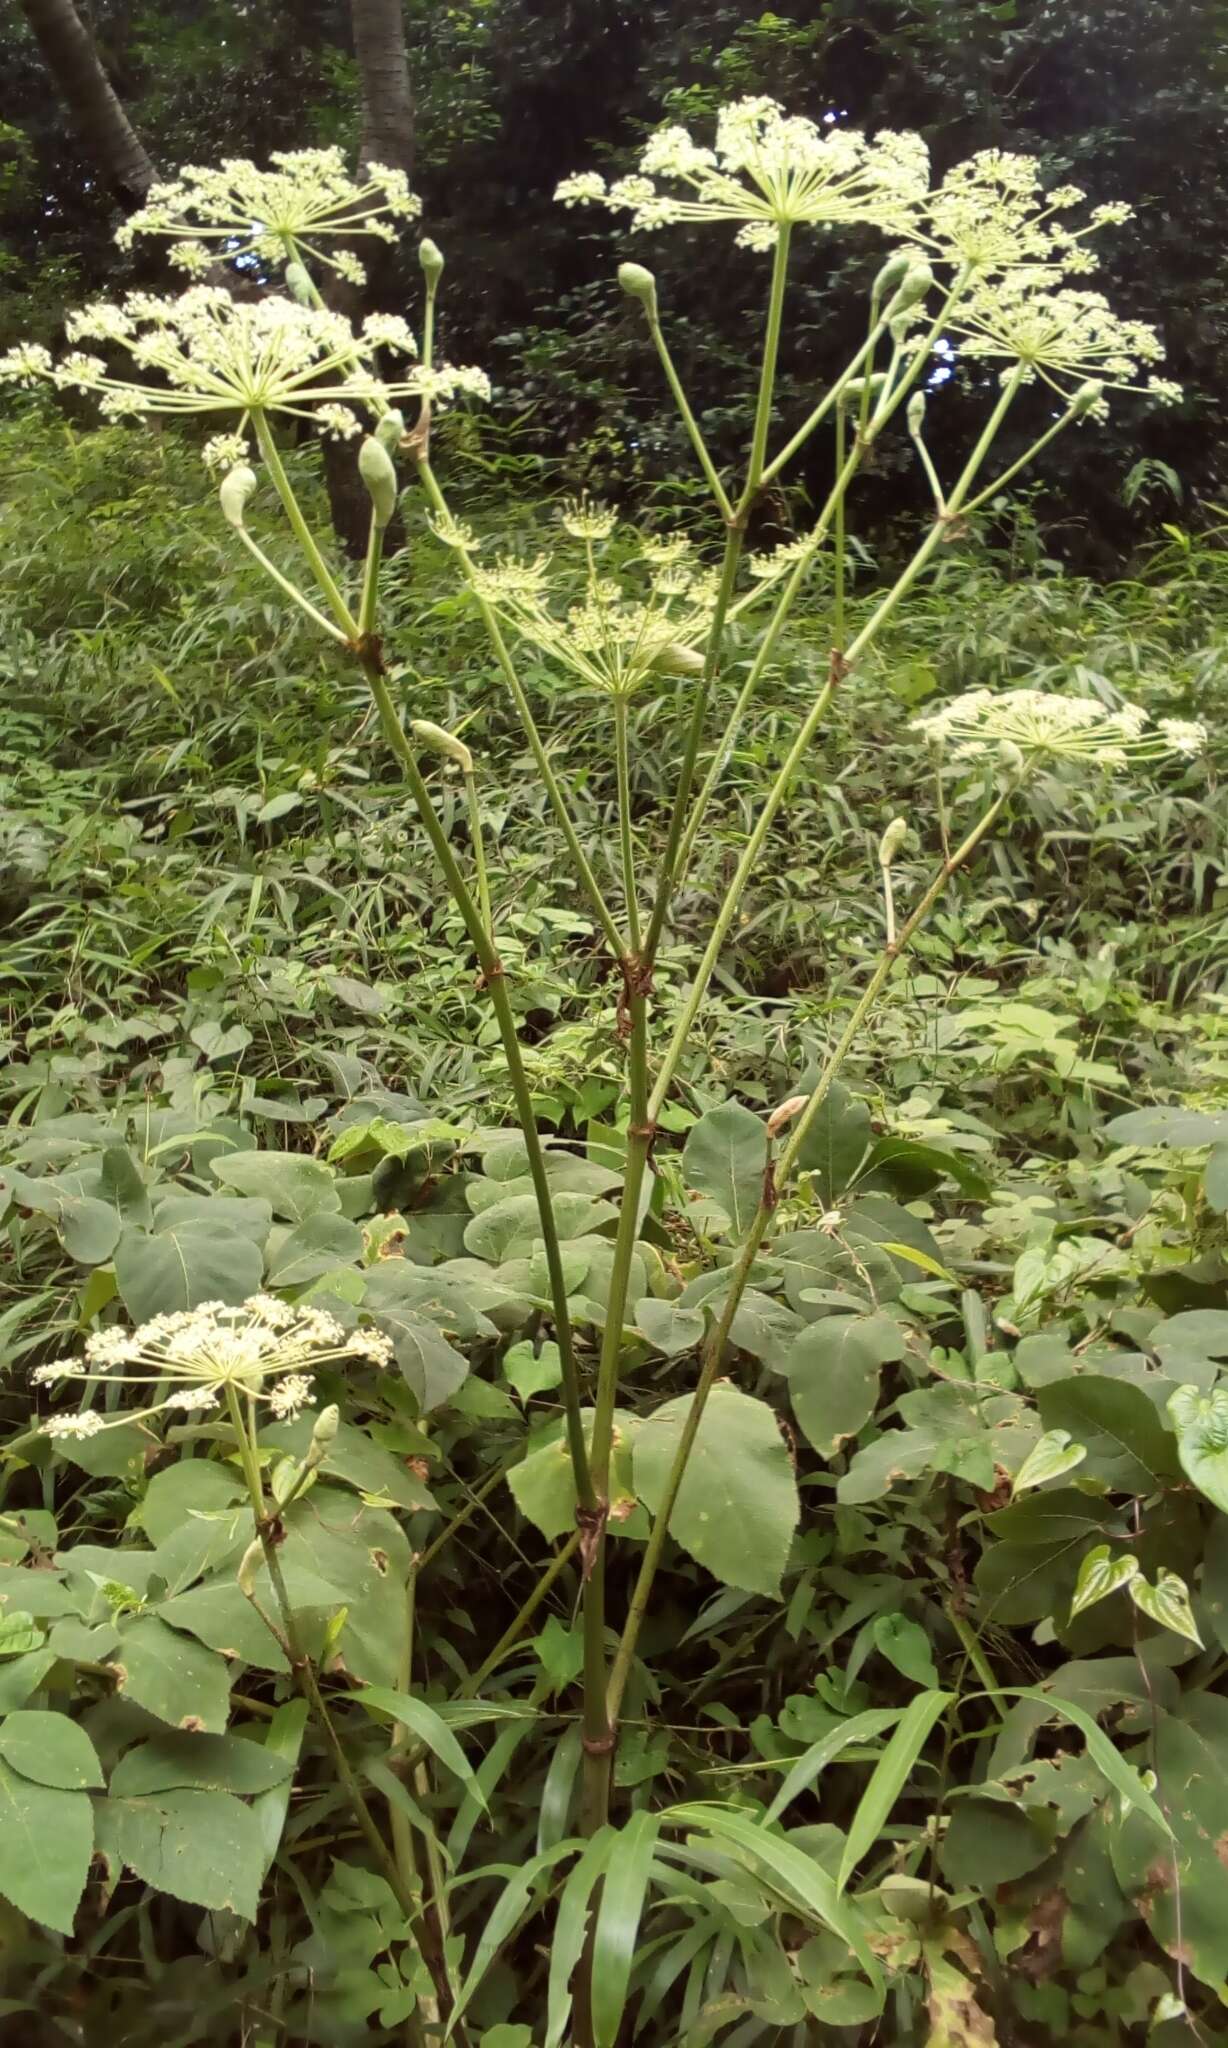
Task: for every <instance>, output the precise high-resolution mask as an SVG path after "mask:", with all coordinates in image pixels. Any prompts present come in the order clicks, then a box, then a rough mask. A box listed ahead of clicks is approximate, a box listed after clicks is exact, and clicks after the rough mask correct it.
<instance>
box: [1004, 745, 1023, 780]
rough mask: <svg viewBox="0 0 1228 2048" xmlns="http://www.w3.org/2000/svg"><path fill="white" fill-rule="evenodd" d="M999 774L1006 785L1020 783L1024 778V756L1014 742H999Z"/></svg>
mask: <svg viewBox="0 0 1228 2048" xmlns="http://www.w3.org/2000/svg"><path fill="white" fill-rule="evenodd" d="M998 773H999V775H1000V777H1001V780H1002V781H1003V782H1004V783H1006V784H1008V785H1009V784H1011V783H1015V782H1019V781H1020V780H1021V779H1022V776H1023V755H1022V754H1021V753H1020V751H1019V748H1018V747H1017V746H1016V745H1015V742H1014V740H999V742H998Z"/></svg>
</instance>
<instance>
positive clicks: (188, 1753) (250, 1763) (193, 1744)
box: [111, 1731, 290, 1798]
mask: <svg viewBox="0 0 1228 2048" xmlns="http://www.w3.org/2000/svg"><path fill="white" fill-rule="evenodd" d="M289 1775H290V1765H289V1764H288V1763H287V1762H286V1761H285V1760H284V1759H283V1758H282V1757H280V1756H277V1755H275V1754H274V1753H273V1752H272V1751H270V1750H269V1749H267V1748H266V1747H264V1746H263V1745H262V1744H260V1743H258V1742H248V1741H246V1740H245V1739H244V1738H242V1737H241V1736H238V1735H185V1734H181V1733H179V1732H178V1731H176V1732H175V1733H173V1734H172V1733H170V1732H169V1731H168V1732H167V1733H166V1734H165V1735H155V1736H152V1737H151V1738H150V1740H149V1741H148V1742H140V1743H137V1744H136V1746H135V1747H134V1748H132V1749H129V1750H125V1752H124V1754H123V1756H122V1757H121V1758H120V1760H119V1762H118V1763H117V1764H116V1766H115V1769H114V1771H113V1772H112V1773H111V1793H112V1796H113V1797H115V1798H119V1797H120V1796H123V1797H126V1798H127V1797H135V1796H137V1795H138V1794H140V1793H144V1792H173V1791H175V1790H176V1789H177V1788H179V1787H180V1786H191V1787H192V1788H193V1789H194V1790H196V1791H200V1792H236V1793H241V1794H244V1795H247V1796H250V1795H251V1794H252V1793H255V1792H268V1791H271V1790H272V1788H273V1787H274V1786H275V1785H280V1784H281V1782H282V1780H283V1779H284V1778H288V1777H289Z"/></svg>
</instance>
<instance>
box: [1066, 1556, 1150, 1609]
mask: <svg viewBox="0 0 1228 2048" xmlns="http://www.w3.org/2000/svg"><path fill="white" fill-rule="evenodd" d="M1138 1575H1139V1569H1138V1559H1137V1557H1135V1556H1133V1554H1132V1553H1131V1552H1130V1551H1126V1552H1124V1553H1123V1552H1121V1551H1118V1552H1117V1553H1116V1554H1114V1553H1113V1551H1111V1550H1110V1549H1109V1546H1108V1544H1107V1543H1099V1544H1097V1546H1096V1548H1095V1549H1094V1550H1089V1551H1088V1553H1087V1556H1086V1557H1085V1558H1084V1560H1083V1562H1082V1564H1081V1565H1080V1566H1079V1576H1078V1578H1077V1579H1076V1580H1075V1589H1074V1592H1073V1594H1072V1595H1071V1600H1070V1617H1071V1620H1072V1621H1073V1619H1074V1617H1075V1615H1076V1614H1082V1612H1083V1610H1084V1608H1085V1607H1094V1606H1095V1605H1096V1602H1097V1601H1098V1600H1107V1599H1108V1597H1109V1594H1110V1593H1116V1592H1117V1590H1118V1588H1119V1587H1121V1586H1133V1584H1134V1581H1135V1580H1136V1579H1137V1578H1138Z"/></svg>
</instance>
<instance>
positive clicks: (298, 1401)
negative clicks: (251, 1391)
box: [268, 1372, 312, 1422]
mask: <svg viewBox="0 0 1228 2048" xmlns="http://www.w3.org/2000/svg"><path fill="white" fill-rule="evenodd" d="M311 1393H312V1386H311V1381H310V1380H309V1379H308V1377H307V1375H306V1373H302V1372H292V1373H288V1374H287V1375H286V1377H285V1379H284V1380H278V1382H277V1385H276V1386H275V1387H273V1388H271V1389H270V1392H269V1396H268V1402H269V1407H270V1408H271V1409H272V1411H273V1413H274V1415H276V1417H277V1419H278V1421H279V1422H287V1421H293V1419H294V1417H295V1416H296V1415H297V1414H298V1413H299V1411H300V1409H303V1408H305V1407H306V1406H307V1403H308V1401H310V1399H311Z"/></svg>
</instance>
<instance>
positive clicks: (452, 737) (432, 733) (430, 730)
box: [409, 718, 473, 775]
mask: <svg viewBox="0 0 1228 2048" xmlns="http://www.w3.org/2000/svg"><path fill="white" fill-rule="evenodd" d="M409 729H410V731H411V732H412V734H413V736H414V738H415V739H416V740H417V741H418V742H419V744H420V745H422V746H424V747H433V748H434V750H435V752H436V753H437V754H446V755H447V757H448V759H449V761H455V762H456V764H457V767H458V768H461V769H463V771H464V773H465V774H466V775H472V773H473V755H472V754H471V753H470V751H469V749H468V747H467V746H466V745H465V742H464V740H458V739H457V737H456V734H455V733H454V732H446V731H445V730H444V728H443V726H442V725H432V724H431V721H430V719H429V718H415V719H414V720H413V721H412V723H411V725H410V728H409Z"/></svg>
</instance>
